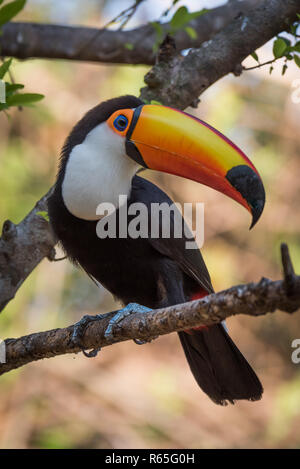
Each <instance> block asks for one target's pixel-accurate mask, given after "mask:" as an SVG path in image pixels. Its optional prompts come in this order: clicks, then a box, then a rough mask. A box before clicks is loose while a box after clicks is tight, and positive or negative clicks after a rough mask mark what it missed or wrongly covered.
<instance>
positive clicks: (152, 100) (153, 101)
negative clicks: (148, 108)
mask: <svg viewBox="0 0 300 469" xmlns="http://www.w3.org/2000/svg"><path fill="white" fill-rule="evenodd" d="M150 104H157V105H159V106H162V103H161V102H160V101H155V99H151V101H150Z"/></svg>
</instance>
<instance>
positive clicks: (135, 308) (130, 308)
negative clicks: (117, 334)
mask: <svg viewBox="0 0 300 469" xmlns="http://www.w3.org/2000/svg"><path fill="white" fill-rule="evenodd" d="M149 311H152V309H151V308H147V307H146V306H142V305H139V304H138V303H129V304H128V305H127V306H125V308H123V309H120V311H118V312H117V314H115V315H114V317H113V318H112V319H111V320H110V321H109V323H108V326H107V329H106V331H105V334H104V335H105V337H106V339H108V340H112V339H113V337H114V334H113V326H114V325H115V324H118V323H119V322H121V321H123V319H124V318H126V317H127V316H129V315H130V314H133V313H149ZM133 341H134V342H135V343H136V344H137V345H143V344H146V343H147V342H149V341H147V340H146V341H145V340H139V339H133Z"/></svg>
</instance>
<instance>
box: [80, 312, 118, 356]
mask: <svg viewBox="0 0 300 469" xmlns="http://www.w3.org/2000/svg"><path fill="white" fill-rule="evenodd" d="M109 314H110V313H105V314H96V315H94V316H91V315H89V314H86V315H85V316H83V317H82V318H81V319H80V321H78V322H76V324H75V325H74V330H73V335H72V344H73V345H74V346H75V347H80V348H81V349H82V353H83V354H84V355H85V356H86V357H88V358H92V357H96V356H97V354H98V352H100V350H101V349H100V348H98V349H93V350H91V351H90V352H86V351H85V350H84V348H83V345H82V337H83V334H84V332H85V330H86V328H87V325H88V324H89V323H90V322H93V321H98V320H99V319H104V318H105V317H107V316H108V315H109Z"/></svg>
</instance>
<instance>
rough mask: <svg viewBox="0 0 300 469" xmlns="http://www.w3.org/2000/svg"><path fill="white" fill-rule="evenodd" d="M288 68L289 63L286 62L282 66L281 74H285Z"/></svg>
mask: <svg viewBox="0 0 300 469" xmlns="http://www.w3.org/2000/svg"><path fill="white" fill-rule="evenodd" d="M287 68H288V66H287V64H284V66H283V67H282V72H281V75H284V74H285V72H286V71H287Z"/></svg>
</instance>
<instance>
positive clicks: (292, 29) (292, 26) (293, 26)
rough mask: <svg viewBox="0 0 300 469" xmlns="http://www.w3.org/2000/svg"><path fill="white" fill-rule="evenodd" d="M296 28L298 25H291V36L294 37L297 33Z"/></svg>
mask: <svg viewBox="0 0 300 469" xmlns="http://www.w3.org/2000/svg"><path fill="white" fill-rule="evenodd" d="M297 28H298V24H292V25H291V30H290V31H291V33H292V34H293V35H295V34H296V33H297Z"/></svg>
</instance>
